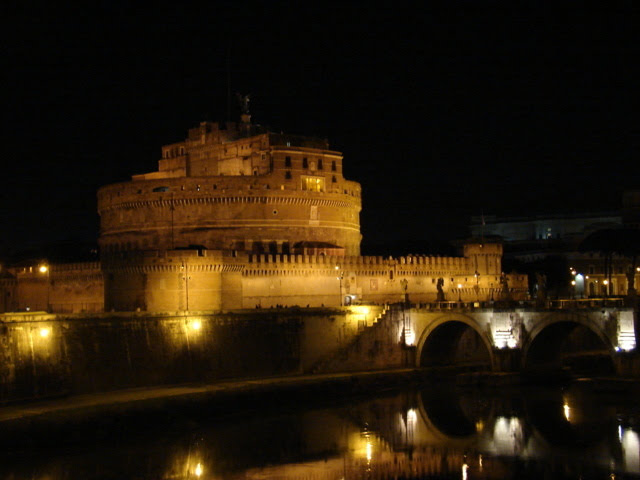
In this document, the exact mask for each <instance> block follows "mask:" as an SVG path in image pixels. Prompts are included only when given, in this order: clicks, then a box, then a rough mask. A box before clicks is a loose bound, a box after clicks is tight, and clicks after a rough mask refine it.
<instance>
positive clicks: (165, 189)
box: [153, 187, 169, 192]
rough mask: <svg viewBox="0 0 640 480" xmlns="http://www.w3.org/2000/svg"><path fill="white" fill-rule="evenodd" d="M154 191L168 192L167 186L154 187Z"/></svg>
mask: <svg viewBox="0 0 640 480" xmlns="http://www.w3.org/2000/svg"><path fill="white" fill-rule="evenodd" d="M153 191H154V192H168V191H169V187H156V188H154V189H153Z"/></svg>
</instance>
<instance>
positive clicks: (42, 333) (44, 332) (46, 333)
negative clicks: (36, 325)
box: [40, 328, 51, 338]
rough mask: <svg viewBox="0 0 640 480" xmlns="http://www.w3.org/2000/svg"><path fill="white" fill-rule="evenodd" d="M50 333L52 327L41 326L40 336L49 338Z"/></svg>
mask: <svg viewBox="0 0 640 480" xmlns="http://www.w3.org/2000/svg"><path fill="white" fill-rule="evenodd" d="M50 333H51V329H49V328H41V329H40V336H41V337H42V338H47V337H48V336H49V334H50Z"/></svg>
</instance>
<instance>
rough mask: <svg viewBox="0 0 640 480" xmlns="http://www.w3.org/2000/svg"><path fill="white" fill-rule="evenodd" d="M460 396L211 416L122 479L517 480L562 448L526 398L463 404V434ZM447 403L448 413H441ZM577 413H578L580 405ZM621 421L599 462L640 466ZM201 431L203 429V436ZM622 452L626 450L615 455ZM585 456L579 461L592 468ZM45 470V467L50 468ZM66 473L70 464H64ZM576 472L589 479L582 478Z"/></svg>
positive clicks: (558, 401)
mask: <svg viewBox="0 0 640 480" xmlns="http://www.w3.org/2000/svg"><path fill="white" fill-rule="evenodd" d="M571 398H572V400H571V401H572V404H571V407H572V408H573V409H574V410H573V413H575V415H574V416H575V419H574V422H573V423H572V424H571V425H567V424H566V422H565V420H564V418H567V416H566V415H565V417H564V418H563V416H562V413H564V406H565V405H567V406H568V403H566V402H565V401H564V400H565V398H564V397H563V396H562V394H558V395H557V396H555V397H554V402H553V403H551V402H549V403H545V404H544V405H552V406H553V407H552V408H550V409H549V410H543V411H542V414H543V415H541V417H544V420H545V421H553V422H556V424H557V425H552V428H551V429H550V431H552V432H554V431H558V430H559V429H560V427H565V428H566V427H571V429H572V431H575V432H574V433H575V434H576V435H577V434H578V433H579V432H580V430H578V429H577V428H576V425H578V424H577V423H576V422H578V421H582V418H583V415H582V413H581V412H583V411H584V410H585V409H584V402H583V401H581V400H580V398H579V397H571ZM455 401H456V399H455V398H448V397H447V398H446V399H444V400H443V401H442V403H441V404H439V405H435V407H434V408H433V409H432V410H430V411H429V410H428V408H427V407H426V405H427V404H426V403H425V402H422V401H419V400H418V399H417V397H415V396H404V397H403V396H398V397H390V398H383V399H378V400H371V401H369V402H368V403H366V405H365V406H361V405H353V406H349V407H344V408H342V409H335V410H334V409H329V408H327V409H324V410H317V411H316V410H312V411H308V412H307V411H305V413H304V414H302V415H297V414H290V415H289V414H287V415H284V416H282V417H286V419H287V420H286V421H284V420H282V421H280V420H278V422H280V423H275V424H274V423H273V422H272V420H270V419H269V417H265V418H258V419H255V420H253V421H247V419H246V418H244V417H243V418H242V419H236V420H237V421H236V420H233V421H230V424H229V425H227V426H226V427H224V428H222V427H221V426H220V425H218V424H217V420H216V421H214V422H208V423H207V422H204V423H203V424H202V426H201V427H202V428H201V429H200V426H198V427H196V428H194V429H192V430H189V432H190V433H189V435H188V437H187V436H185V437H178V438H177V439H176V441H175V442H174V441H173V440H171V442H169V443H160V444H158V445H155V446H153V444H152V447H149V449H148V450H149V451H150V452H151V451H153V449H154V448H155V449H157V452H156V457H155V460H156V461H155V464H154V462H152V461H151V460H150V459H144V461H141V464H144V466H145V467H146V468H148V469H149V470H150V467H148V465H152V464H153V465H154V467H156V470H155V471H153V472H151V471H149V472H146V473H147V474H146V475H145V474H140V475H138V476H131V477H122V478H125V479H126V478H139V479H141V480H142V479H152V478H153V479H154V480H157V479H167V480H168V479H176V480H179V479H180V480H181V479H191V480H195V479H202V480H204V479H206V480H218V479H225V480H241V479H242V480H258V479H260V480H264V479H294V478H295V479H297V478H306V479H309V480H313V479H317V480H320V479H322V480H324V479H329V480H339V479H341V478H344V479H345V480H346V479H352V478H370V479H383V478H394V477H398V478H406V479H413V480H417V479H419V478H429V477H430V476H446V478H458V479H460V478H462V479H464V480H472V479H474V478H511V473H512V472H510V470H509V469H510V468H512V459H514V458H535V459H540V458H544V456H545V455H548V456H554V455H557V446H556V445H555V444H554V443H553V442H552V441H548V440H549V439H547V440H545V438H543V436H542V435H541V433H540V431H539V430H536V427H535V426H531V425H530V424H528V423H527V419H526V418H525V416H524V415H522V411H524V410H522V411H520V413H518V409H519V408H521V407H520V406H518V405H520V404H521V403H525V400H522V401H520V400H519V401H518V402H514V403H509V402H505V401H504V399H499V400H498V401H496V402H495V403H494V404H491V405H489V406H488V407H490V408H487V409H486V411H490V412H491V413H484V412H485V410H482V411H481V409H479V408H476V409H475V410H474V409H473V408H467V409H465V410H460V411H458V413H459V414H460V415H462V416H464V417H465V419H466V421H467V422H466V423H468V424H469V425H471V426H473V425H475V426H476V430H475V433H474V434H473V435H470V434H468V433H466V431H463V433H464V434H460V433H459V432H460V431H456V430H455V429H452V428H447V427H450V426H451V424H452V423H453V422H455V421H456V420H455V418H454V417H455V416H454V415H452V414H451V412H452V410H451V409H441V407H442V405H443V404H445V405H446V402H455ZM469 402H470V401H469V400H468V399H467V402H466V403H465V402H460V403H461V404H462V405H467V406H470V405H471V403H469ZM514 405H515V406H514ZM476 406H477V405H476ZM439 409H441V415H440V416H438V414H437V411H438V410H439ZM474 412H476V413H474ZM478 412H480V413H478ZM569 412H570V413H569V417H571V408H570V409H569ZM499 413H503V414H502V415H500V414H499ZM480 414H481V415H482V417H480V416H479V415H480ZM429 415H431V417H429ZM278 418H280V416H279V417H278ZM447 422H449V424H447ZM619 425H620V426H619ZM627 425H628V423H627ZM618 426H619V429H618ZM611 427H612V430H611V433H612V435H611V436H612V437H613V440H614V442H616V444H615V445H613V446H610V445H608V446H607V448H605V447H604V445H605V443H604V442H605V441H608V439H607V438H603V439H602V440H601V441H602V442H603V443H601V444H597V445H596V447H597V448H595V449H594V451H607V452H618V453H617V454H616V453H611V455H612V456H611V457H610V458H609V457H607V458H604V457H602V458H599V459H598V462H600V463H599V464H602V463H605V464H607V465H608V463H609V462H610V461H611V462H614V463H615V465H616V468H618V469H624V471H626V472H632V473H640V439H639V437H638V434H637V432H636V431H635V430H634V429H632V428H628V427H623V426H622V424H620V423H618V420H617V419H616V418H614V419H613V423H612V424H611ZM194 431H197V432H198V435H197V436H196V435H194ZM447 432H449V433H447ZM589 432H591V430H589ZM589 434H590V433H589ZM605 437H606V435H605ZM573 438H574V437H572V441H573ZM158 440H159V439H158ZM598 441H600V440H598ZM545 442H546V443H545ZM534 443H535V445H534ZM532 445H533V446H532ZM124 452H125V453H124V454H123V455H122V456H123V458H125V463H126V462H131V455H130V453H129V452H127V451H126V449H125V450H124ZM615 455H617V457H615V458H614V456H615ZM143 456H144V455H143ZM589 456H591V454H590V453H588V454H586V455H585V457H586V458H588V457H589ZM585 457H583V458H581V459H580V460H579V461H577V462H576V463H577V464H578V465H582V464H583V463H584V462H585V460H584V458H585ZM563 458H564V457H563ZM536 461H538V460H536ZM510 462H511V463H510ZM593 462H594V463H595V460H593ZM122 468H124V467H122ZM44 470H45V469H42V468H40V471H44ZM60 471H65V469H64V468H61V469H60ZM610 471H614V469H611V470H610ZM610 471H607V472H606V475H609V473H610ZM0 478H26V477H21V476H16V475H13V476H11V475H7V474H6V471H4V470H3V467H2V465H0ZM28 478H48V479H51V480H63V479H66V478H82V475H76V476H56V474H50V475H48V476H47V477H44V476H42V475H40V476H32V477H28ZM575 478H579V477H578V476H577V475H576V476H575ZM594 478H595V477H594ZM597 478H606V476H605V477H602V476H599V477H597Z"/></svg>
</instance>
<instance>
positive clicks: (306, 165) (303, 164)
mask: <svg viewBox="0 0 640 480" xmlns="http://www.w3.org/2000/svg"><path fill="white" fill-rule="evenodd" d="M302 168H309V161H308V160H307V159H306V158H303V159H302Z"/></svg>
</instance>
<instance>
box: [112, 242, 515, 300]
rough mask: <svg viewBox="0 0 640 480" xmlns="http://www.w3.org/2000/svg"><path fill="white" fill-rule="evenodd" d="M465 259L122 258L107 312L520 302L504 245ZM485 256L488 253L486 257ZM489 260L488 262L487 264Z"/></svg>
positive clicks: (204, 253) (193, 253)
mask: <svg viewBox="0 0 640 480" xmlns="http://www.w3.org/2000/svg"><path fill="white" fill-rule="evenodd" d="M478 250H479V251H480V252H482V253H476V252H475V251H474V250H473V249H467V253H468V254H469V256H467V257H435V256H431V257H428V256H410V257H400V258H383V257H379V256H378V257H374V256H372V257H368V256H342V255H333V256H330V255H291V254H246V253H238V252H236V253H232V252H222V251H211V250H175V251H159V252H157V251H156V252H144V253H126V252H122V253H120V254H118V255H113V256H112V257H111V258H110V260H109V261H108V262H107V261H105V262H104V263H103V270H104V271H105V291H106V292H107V297H106V304H105V305H106V308H107V310H111V309H113V310H124V311H135V310H140V311H176V310H188V311H218V310H232V309H236V308H269V307H275V306H283V307H292V306H311V307H321V306H340V305H345V304H350V303H379V304H384V303H391V302H399V301H403V300H405V299H407V298H408V299H409V300H410V301H412V302H425V303H426V302H434V301H436V300H437V299H438V283H439V281H440V282H441V288H442V291H443V294H444V296H445V300H450V301H487V300H491V299H492V298H494V299H496V300H497V299H499V298H501V296H502V295H503V294H504V293H505V283H506V285H507V287H506V288H507V289H508V290H509V294H510V295H511V296H512V298H516V299H522V298H524V297H525V295H526V292H527V279H526V276H525V275H507V276H504V275H503V274H502V273H501V264H500V258H501V252H502V250H501V246H500V245H495V244H488V245H483V246H482V247H479V248H478ZM485 252H487V253H485ZM485 257H489V258H488V259H487V258H485Z"/></svg>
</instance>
